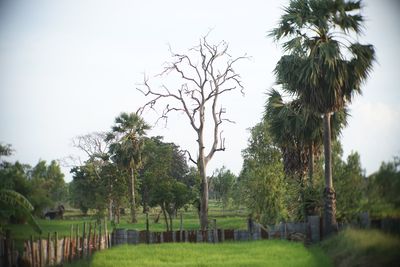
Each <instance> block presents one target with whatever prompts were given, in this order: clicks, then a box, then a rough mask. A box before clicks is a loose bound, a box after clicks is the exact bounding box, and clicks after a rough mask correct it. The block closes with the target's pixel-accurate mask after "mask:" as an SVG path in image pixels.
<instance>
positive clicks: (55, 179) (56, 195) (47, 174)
mask: <svg viewBox="0 0 400 267" xmlns="http://www.w3.org/2000/svg"><path fill="white" fill-rule="evenodd" d="M30 176H31V177H30V181H31V184H32V187H31V189H30V193H29V195H28V197H29V199H31V202H32V204H33V206H34V208H35V214H36V215H38V216H41V215H43V212H44V211H45V210H46V209H51V208H54V207H56V206H57V205H58V204H61V203H64V202H65V201H67V199H68V188H67V185H66V184H65V181H64V174H63V173H62V172H61V169H60V166H59V165H58V163H57V162H56V161H54V160H53V161H51V162H50V165H47V163H46V161H44V160H40V161H39V162H38V164H36V166H35V167H33V169H32V170H31V171H30Z"/></svg>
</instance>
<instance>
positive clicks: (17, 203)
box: [0, 189, 42, 234]
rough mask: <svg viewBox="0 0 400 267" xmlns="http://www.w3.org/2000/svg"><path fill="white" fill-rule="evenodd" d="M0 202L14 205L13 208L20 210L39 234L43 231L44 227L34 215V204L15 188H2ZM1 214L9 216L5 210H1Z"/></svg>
mask: <svg viewBox="0 0 400 267" xmlns="http://www.w3.org/2000/svg"><path fill="white" fill-rule="evenodd" d="M0 202H1V203H2V204H5V205H8V206H11V207H14V208H13V210H19V211H20V212H21V213H22V214H23V215H24V217H25V218H27V221H28V224H29V225H30V226H31V227H32V228H33V230H35V231H36V232H37V233H39V234H41V233H42V229H41V228H40V226H39V225H38V223H37V222H36V220H35V218H34V217H33V215H32V211H33V207H32V204H31V203H30V202H29V200H27V199H26V198H25V197H24V196H23V195H21V194H20V193H18V192H16V191H14V190H8V189H1V190H0ZM0 216H1V217H8V216H9V215H7V214H3V211H1V212H0ZM0 230H1V227H0Z"/></svg>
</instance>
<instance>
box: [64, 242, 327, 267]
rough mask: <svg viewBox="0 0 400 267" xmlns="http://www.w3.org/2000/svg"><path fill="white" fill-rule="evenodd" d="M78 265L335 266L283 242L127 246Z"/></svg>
mask: <svg viewBox="0 0 400 267" xmlns="http://www.w3.org/2000/svg"><path fill="white" fill-rule="evenodd" d="M76 264H78V263H76ZM76 264H75V265H67V266H68V267H72V266H90V267H108V266H118V267H128V266H129V267H135V266H160V267H165V266H204V267H205V266H213V267H214V266H216V267H218V266H232V267H236V266H277V267H279V266H299V267H302V266H307V267H313V266H316V267H317V266H318V267H319V266H328V267H329V266H332V264H331V261H330V259H329V258H328V257H327V256H326V255H325V254H324V253H323V252H322V250H321V249H320V248H318V247H314V248H312V249H307V248H305V247H304V246H303V244H301V243H294V242H288V241H281V240H263V241H254V242H235V243H233V242H232V243H229V242H227V243H221V244H205V243H201V244H200V243H199V244H193V243H175V244H171V243H169V244H156V245H138V246H133V245H124V246H118V247H114V248H112V249H109V250H105V251H101V252H98V253H96V254H95V255H94V257H93V259H92V261H91V262H90V263H89V262H87V261H86V262H80V263H79V264H80V265H76Z"/></svg>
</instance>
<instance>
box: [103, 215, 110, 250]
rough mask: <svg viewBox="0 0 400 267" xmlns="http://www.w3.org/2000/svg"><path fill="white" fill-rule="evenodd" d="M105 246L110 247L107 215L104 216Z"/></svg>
mask: <svg viewBox="0 0 400 267" xmlns="http://www.w3.org/2000/svg"><path fill="white" fill-rule="evenodd" d="M104 242H105V245H104V248H109V245H108V229H107V217H104Z"/></svg>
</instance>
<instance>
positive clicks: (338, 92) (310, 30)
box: [270, 0, 375, 235]
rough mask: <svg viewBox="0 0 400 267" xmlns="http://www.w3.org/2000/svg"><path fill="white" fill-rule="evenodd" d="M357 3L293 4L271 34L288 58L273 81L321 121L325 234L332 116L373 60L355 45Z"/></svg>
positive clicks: (331, 208)
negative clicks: (312, 111)
mask: <svg viewBox="0 0 400 267" xmlns="http://www.w3.org/2000/svg"><path fill="white" fill-rule="evenodd" d="M360 8H361V1H344V0H292V1H291V2H290V4H289V7H287V8H285V9H284V15H282V17H281V18H280V21H279V25H278V27H277V28H275V29H273V30H272V32H271V34H270V35H271V36H273V37H274V38H275V39H276V40H277V41H278V40H281V39H285V40H287V41H286V42H284V43H283V49H284V51H285V52H286V55H284V56H282V58H281V59H280V60H279V62H278V63H277V66H276V68H275V74H276V77H277V83H278V84H281V85H282V88H283V89H284V90H286V91H287V92H290V93H292V94H294V95H296V96H298V98H299V99H300V100H301V101H302V102H303V103H305V105H307V106H308V107H309V108H310V109H313V110H315V111H316V112H318V113H320V114H323V117H324V123H323V124H324V157H325V190H324V196H325V197H324V199H325V207H324V232H325V235H329V234H330V233H332V232H334V231H337V223H336V195H335V190H334V188H333V180H332V157H331V127H330V126H331V123H330V121H331V115H332V112H335V111H338V110H341V109H343V108H344V107H345V106H346V104H347V103H350V102H351V100H352V99H353V96H354V95H355V94H356V93H360V92H361V84H362V82H363V81H364V80H365V79H366V78H367V76H368V74H369V73H370V71H371V69H372V64H373V62H374V60H375V51H374V48H373V46H372V45H363V44H360V43H358V42H357V41H356V40H355V39H353V37H357V36H358V35H359V34H360V33H361V29H362V26H363V25H362V23H363V16H362V15H361V14H360V13H359V10H360Z"/></svg>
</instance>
